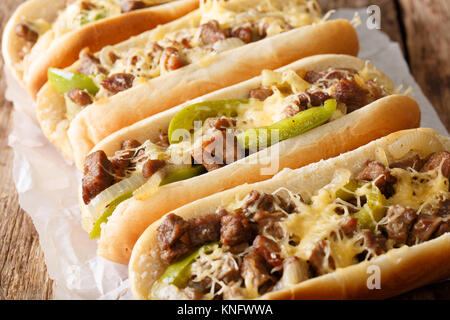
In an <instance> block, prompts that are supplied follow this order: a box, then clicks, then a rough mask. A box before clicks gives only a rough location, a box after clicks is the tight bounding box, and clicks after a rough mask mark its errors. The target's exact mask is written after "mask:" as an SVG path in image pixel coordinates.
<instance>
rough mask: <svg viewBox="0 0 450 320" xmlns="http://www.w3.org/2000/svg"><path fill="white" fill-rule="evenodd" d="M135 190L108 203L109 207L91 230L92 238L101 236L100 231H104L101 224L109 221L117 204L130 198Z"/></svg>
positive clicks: (90, 236) (90, 235)
mask: <svg viewBox="0 0 450 320" xmlns="http://www.w3.org/2000/svg"><path fill="white" fill-rule="evenodd" d="M133 192H134V190H133V191H130V192H128V193H125V194H123V195H121V196H119V197H117V198H116V199H115V200H113V201H111V203H110V204H109V205H108V207H107V208H106V209H105V211H104V212H103V214H102V215H101V217H100V218H99V219H98V220H97V222H95V225H94V228H92V230H91V232H90V233H89V238H90V239H97V238H98V237H100V233H101V231H102V228H101V225H102V223H104V222H107V221H108V218H109V217H110V216H111V215H112V214H113V212H114V210H116V208H117V206H118V205H119V204H120V203H122V202H123V201H125V200H127V199H130V198H131V197H132V196H133Z"/></svg>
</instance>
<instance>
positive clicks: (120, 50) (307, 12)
mask: <svg viewBox="0 0 450 320" xmlns="http://www.w3.org/2000/svg"><path fill="white" fill-rule="evenodd" d="M199 12H200V18H199V19H195V20H193V21H192V22H191V23H190V25H179V26H174V27H172V28H170V30H169V29H167V28H166V29H164V28H165V26H163V27H161V28H159V29H158V28H157V29H155V30H153V31H150V32H149V33H144V34H142V35H140V36H137V37H134V38H132V39H131V40H130V41H127V42H123V43H121V44H118V45H115V46H107V47H105V48H103V49H102V50H101V51H100V52H98V53H95V54H91V53H89V52H88V51H84V52H83V53H82V54H81V56H80V61H79V66H78V72H77V73H76V75H84V80H83V81H73V73H71V72H65V74H64V72H63V71H62V70H57V69H56V70H55V69H51V70H50V71H49V81H50V83H51V84H52V85H53V86H54V87H55V88H56V89H57V90H58V91H59V92H61V93H63V94H64V96H65V98H66V105H67V110H68V112H67V117H68V118H69V119H72V118H73V117H74V116H75V115H76V113H77V112H79V111H80V110H81V109H82V108H83V107H85V106H87V105H89V104H91V103H93V102H95V101H96V100H99V99H101V98H107V97H110V96H112V95H115V94H117V93H119V92H121V91H125V90H128V89H130V88H132V87H134V86H136V85H139V84H142V83H143V82H145V81H148V80H150V79H153V78H156V77H159V76H161V75H164V74H166V73H169V72H172V71H175V70H178V69H180V68H182V67H184V66H187V65H190V64H193V63H197V64H199V65H201V66H202V65H207V64H209V63H210V61H211V59H213V58H214V56H215V55H217V54H218V53H220V52H224V51H227V50H231V49H235V48H237V47H241V46H244V45H246V44H248V43H251V42H256V41H259V40H261V39H264V38H268V37H271V36H275V35H278V34H280V33H284V32H287V31H289V30H292V29H294V28H299V27H302V26H305V25H311V24H313V23H319V22H320V21H321V12H320V7H319V6H318V4H317V3H316V1H315V0H290V1H279V0H270V1H263V2H258V3H257V5H255V1H242V0H229V1H224V0H207V1H204V2H201V5H200V9H199ZM78 78H80V77H78ZM61 82H64V83H65V85H64V86H63V87H62V86H61V85H59V84H60V83H61ZM92 88H94V89H92Z"/></svg>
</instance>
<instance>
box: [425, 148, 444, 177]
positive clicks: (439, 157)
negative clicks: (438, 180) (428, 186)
mask: <svg viewBox="0 0 450 320" xmlns="http://www.w3.org/2000/svg"><path fill="white" fill-rule="evenodd" d="M441 164H442V167H441V171H442V174H443V175H444V176H445V177H447V178H448V179H450V152H448V151H442V152H437V153H434V154H432V155H431V156H430V157H429V159H428V160H427V162H426V163H425V164H424V165H423V167H422V170H421V172H427V171H429V170H433V169H436V168H437V167H439V166H440V165H441Z"/></svg>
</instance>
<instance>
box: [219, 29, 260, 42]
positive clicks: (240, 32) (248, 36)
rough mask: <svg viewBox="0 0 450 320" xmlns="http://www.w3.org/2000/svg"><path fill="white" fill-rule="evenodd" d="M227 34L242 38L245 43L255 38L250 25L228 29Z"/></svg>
mask: <svg viewBox="0 0 450 320" xmlns="http://www.w3.org/2000/svg"><path fill="white" fill-rule="evenodd" d="M225 33H226V36H228V37H234V38H239V39H241V40H242V41H243V42H244V43H250V42H252V40H253V32H252V29H250V27H238V28H236V29H227V30H226V31H225Z"/></svg>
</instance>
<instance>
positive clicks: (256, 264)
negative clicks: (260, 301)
mask: <svg viewBox="0 0 450 320" xmlns="http://www.w3.org/2000/svg"><path fill="white" fill-rule="evenodd" d="M240 271H241V277H242V278H244V281H245V282H250V283H252V284H253V285H254V286H255V287H257V288H258V289H259V293H260V294H261V293H264V291H265V290H267V289H268V286H270V285H272V284H273V283H274V281H275V277H273V276H271V275H270V271H269V266H268V265H267V263H266V261H265V259H264V257H262V256H261V255H259V254H258V253H256V252H255V251H250V252H249V253H248V254H247V255H246V256H245V257H244V259H243V261H242V264H241V266H240Z"/></svg>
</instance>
